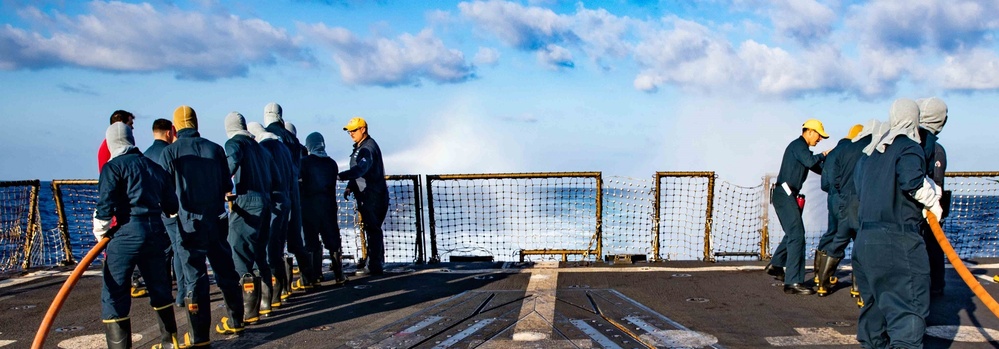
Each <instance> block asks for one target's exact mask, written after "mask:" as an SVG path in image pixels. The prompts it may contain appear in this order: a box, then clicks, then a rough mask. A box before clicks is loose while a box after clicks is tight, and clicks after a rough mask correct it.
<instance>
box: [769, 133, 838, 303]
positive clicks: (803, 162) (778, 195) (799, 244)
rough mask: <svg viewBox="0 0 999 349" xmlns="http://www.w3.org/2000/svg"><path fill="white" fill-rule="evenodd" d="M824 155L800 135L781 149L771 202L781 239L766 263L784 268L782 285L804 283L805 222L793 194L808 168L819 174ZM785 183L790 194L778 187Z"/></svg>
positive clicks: (799, 186)
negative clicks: (781, 235) (782, 151)
mask: <svg viewBox="0 0 999 349" xmlns="http://www.w3.org/2000/svg"><path fill="white" fill-rule="evenodd" d="M825 158H826V156H825V155H823V154H821V153H819V154H812V151H811V150H809V149H808V143H806V142H805V138H804V137H798V138H797V139H795V140H793V141H791V143H790V144H788V145H787V148H786V149H785V150H784V157H783V159H782V160H781V164H780V173H778V174H777V183H776V184H775V185H774V190H773V194H772V195H771V201H772V202H773V205H774V210H775V211H777V219H778V220H780V226H781V228H783V229H784V238H783V239H781V241H780V245H778V246H777V249H776V250H775V251H774V254H773V259H771V261H770V263H771V264H773V265H774V266H778V267H785V268H786V269H787V270H786V271H785V276H784V284H785V285H792V284H801V283H804V282H805V224H804V223H803V222H802V220H801V209H799V208H798V201H797V198H796V196H797V195H798V194H799V193H800V191H801V186H802V184H804V183H805V179H806V178H808V171H809V170H811V171H812V172H815V173H817V174H821V173H822V167H821V166H822V161H823V160H825ZM782 183H787V185H788V187H789V188H790V189H791V194H790V195H788V194H787V192H786V191H785V190H784V188H783V187H782V185H781V184H782Z"/></svg>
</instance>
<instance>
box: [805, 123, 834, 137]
mask: <svg viewBox="0 0 999 349" xmlns="http://www.w3.org/2000/svg"><path fill="white" fill-rule="evenodd" d="M801 128H803V129H805V128H807V129H809V130H815V132H818V133H819V136H822V138H829V134H828V133H826V129H825V127H822V122H821V121H819V120H817V119H808V121H805V123H804V124H802V125H801Z"/></svg>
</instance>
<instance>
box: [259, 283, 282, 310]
mask: <svg viewBox="0 0 999 349" xmlns="http://www.w3.org/2000/svg"><path fill="white" fill-rule="evenodd" d="M257 279H258V281H257V282H258V284H259V285H260V298H259V299H258V302H257V304H258V306H259V307H260V316H262V317H267V316H270V315H271V311H272V309H273V306H272V303H271V302H272V301H273V297H274V284H272V283H271V282H273V278H271V280H266V281H265V280H263V279H261V278H257ZM278 302H279V303H280V302H281V300H280V298H278ZM278 306H280V304H279V305H278Z"/></svg>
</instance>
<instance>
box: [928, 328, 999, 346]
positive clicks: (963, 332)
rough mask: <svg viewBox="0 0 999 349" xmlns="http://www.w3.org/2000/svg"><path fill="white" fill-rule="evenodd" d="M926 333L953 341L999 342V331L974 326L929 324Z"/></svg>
mask: <svg viewBox="0 0 999 349" xmlns="http://www.w3.org/2000/svg"><path fill="white" fill-rule="evenodd" d="M926 335H927V336H930V337H936V338H943V339H948V340H952V341H955V342H967V343H988V342H992V343H995V342H999V331H996V330H993V329H991V328H981V327H974V326H929V327H927V328H926Z"/></svg>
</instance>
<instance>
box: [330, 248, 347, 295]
mask: <svg viewBox="0 0 999 349" xmlns="http://www.w3.org/2000/svg"><path fill="white" fill-rule="evenodd" d="M330 270H332V271H333V280H334V281H335V283H334V285H335V286H342V285H343V284H345V283H347V278H346V277H345V276H344V275H343V253H341V252H333V251H330Z"/></svg>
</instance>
